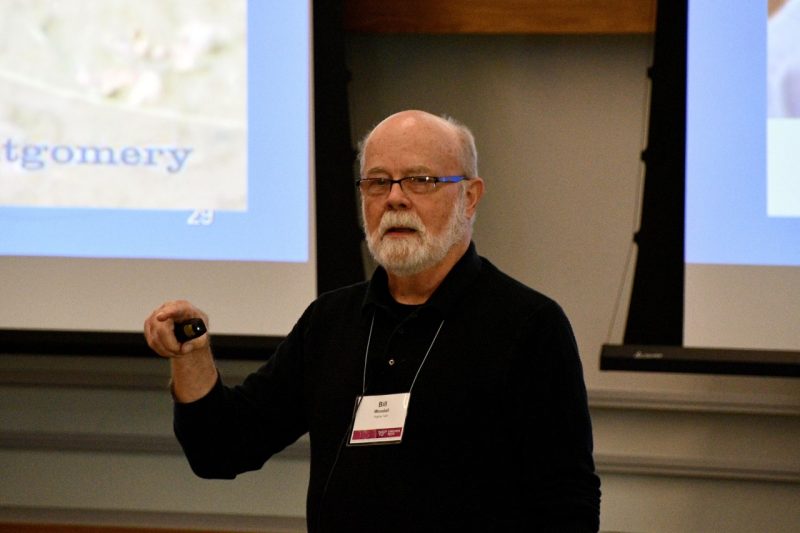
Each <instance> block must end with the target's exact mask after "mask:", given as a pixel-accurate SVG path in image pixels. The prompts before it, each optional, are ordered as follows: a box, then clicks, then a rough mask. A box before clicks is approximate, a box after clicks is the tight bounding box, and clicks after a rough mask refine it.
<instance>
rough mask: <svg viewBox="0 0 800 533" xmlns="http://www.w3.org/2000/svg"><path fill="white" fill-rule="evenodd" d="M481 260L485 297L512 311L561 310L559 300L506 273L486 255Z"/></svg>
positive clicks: (481, 277) (481, 279) (481, 281)
mask: <svg viewBox="0 0 800 533" xmlns="http://www.w3.org/2000/svg"><path fill="white" fill-rule="evenodd" d="M481 262H482V266H481V276H480V278H479V279H480V282H479V285H480V286H481V287H483V290H484V296H485V297H487V298H489V299H490V300H492V301H494V302H497V303H498V304H501V305H503V306H504V307H506V308H507V309H509V310H511V311H519V310H520V308H525V309H529V310H531V311H537V310H542V309H552V310H559V311H560V309H561V307H560V306H559V304H558V302H556V301H555V300H554V299H553V298H551V297H550V296H548V295H546V294H544V293H542V292H540V291H538V290H536V289H534V288H532V287H530V286H528V285H526V284H525V283H523V282H521V281H519V280H518V279H516V278H514V277H512V276H510V275H509V274H506V273H505V272H503V271H502V270H500V269H499V268H498V267H497V266H495V265H494V264H493V263H492V262H491V261H489V260H488V259H486V258H485V257H481Z"/></svg>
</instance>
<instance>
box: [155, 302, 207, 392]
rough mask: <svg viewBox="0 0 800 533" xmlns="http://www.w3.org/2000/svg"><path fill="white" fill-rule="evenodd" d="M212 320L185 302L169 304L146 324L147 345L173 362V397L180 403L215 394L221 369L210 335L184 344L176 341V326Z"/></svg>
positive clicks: (163, 306)
mask: <svg viewBox="0 0 800 533" xmlns="http://www.w3.org/2000/svg"><path fill="white" fill-rule="evenodd" d="M190 318H202V319H203V321H204V322H205V323H206V324H208V316H207V315H206V314H205V313H203V312H202V311H201V310H199V309H198V308H196V307H194V306H193V305H192V304H191V303H189V302H187V301H185V300H177V301H171V302H166V303H165V304H163V305H161V306H160V307H159V308H157V309H156V310H155V311H153V312H152V313H151V314H150V316H148V317H147V320H145V323H144V335H145V339H147V344H148V345H149V346H150V348H152V349H153V351H155V352H156V353H157V354H158V355H160V356H161V357H166V358H168V359H169V360H170V366H171V369H172V394H173V395H174V397H175V400H176V401H178V402H180V403H191V402H193V401H196V400H199V399H200V398H202V397H204V396H205V395H206V394H208V393H209V391H211V389H212V388H213V387H214V384H215V383H216V382H217V367H216V365H215V364H214V357H213V355H212V354H211V345H210V342H209V335H201V336H200V337H197V338H195V339H192V340H190V341H187V342H184V343H180V342H179V341H178V339H177V338H175V333H174V330H173V327H174V325H175V323H176V322H181V321H184V320H189V319H190Z"/></svg>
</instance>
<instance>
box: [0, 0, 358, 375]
mask: <svg viewBox="0 0 800 533" xmlns="http://www.w3.org/2000/svg"><path fill="white" fill-rule="evenodd" d="M309 1H310V2H311V0H309ZM311 13H312V16H311V18H312V22H311V24H312V28H311V35H312V54H311V55H312V64H313V71H312V76H311V78H312V84H311V85H312V86H311V88H310V90H311V96H312V98H311V99H310V101H311V102H312V105H311V110H310V116H311V120H312V125H313V128H312V131H313V143H312V149H313V153H314V156H313V165H312V173H313V174H314V180H313V181H314V199H315V204H314V205H315V216H314V220H315V227H316V243H315V245H316V259H317V294H321V293H323V292H327V291H330V290H333V289H335V288H337V287H341V286H345V285H350V284H352V283H356V282H359V281H363V280H364V279H365V274H364V267H363V261H362V258H361V241H362V240H363V233H362V230H361V227H360V222H359V217H358V209H357V204H356V195H355V192H354V189H353V187H352V172H353V165H354V161H355V151H354V150H353V148H352V141H351V137H350V124H349V111H348V104H347V79H348V75H347V67H346V64H345V39H344V29H343V24H342V19H343V8H342V6H341V5H339V3H338V2H324V1H323V0H313V2H311ZM321 132H324V134H322V133H321ZM142 320H144V317H142ZM283 338H284V337H283V336H268V335H229V334H214V336H213V347H214V356H215V357H216V358H217V359H234V360H266V359H268V358H269V356H270V355H271V354H272V353H273V352H274V351H275V349H276V348H277V346H278V345H279V344H280V343H281V342H282V340H283ZM15 355H47V356H54V355H55V356H62V355H63V356H103V357H152V352H151V351H150V349H149V347H148V346H147V344H146V342H145V340H144V336H143V334H140V333H134V332H108V331H91V330H85V331H79V330H70V331H66V330H49V329H3V328H0V356H15Z"/></svg>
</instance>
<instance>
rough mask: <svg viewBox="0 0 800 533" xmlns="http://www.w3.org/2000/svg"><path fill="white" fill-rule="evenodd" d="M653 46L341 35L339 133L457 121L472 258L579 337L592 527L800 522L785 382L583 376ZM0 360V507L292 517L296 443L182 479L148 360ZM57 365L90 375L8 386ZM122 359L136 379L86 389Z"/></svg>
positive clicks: (793, 396) (606, 282)
mask: <svg viewBox="0 0 800 533" xmlns="http://www.w3.org/2000/svg"><path fill="white" fill-rule="evenodd" d="M650 53H651V42H650V37H647V36H625V37H619V36H580V37H542V36H535V37H531V36H413V35H397V36H375V35H369V36H366V35H362V36H352V37H351V38H350V42H349V51H348V54H349V63H350V66H351V71H352V78H353V81H352V85H351V102H350V105H351V118H352V125H353V130H354V137H359V136H360V135H361V134H363V133H365V132H366V130H367V129H368V128H369V127H370V126H371V125H372V124H374V123H375V122H377V121H378V120H380V119H381V118H383V117H384V116H385V115H387V114H389V113H391V112H394V111H398V110H400V109H404V108H410V107H415V108H423V109H427V110H430V111H433V112H437V113H448V114H451V115H453V116H455V117H456V118H458V119H460V120H462V121H463V122H465V123H466V124H468V125H470V126H471V127H472V128H473V130H474V132H475V134H476V137H477V141H478V149H479V152H480V161H479V163H480V168H481V174H482V176H483V177H484V179H485V180H486V183H487V195H486V196H485V199H484V202H483V204H482V206H481V209H480V212H479V219H478V222H477V224H476V235H475V240H476V242H477V244H478V249H479V252H480V253H481V254H483V255H485V256H487V257H489V258H490V259H491V260H492V261H493V262H495V264H497V265H498V266H499V267H500V268H502V269H504V270H505V271H506V272H508V273H509V274H511V275H513V276H515V277H517V278H518V279H520V280H521V281H523V282H525V283H527V284H529V285H531V286H532V287H535V288H537V289H538V290H541V291H542V292H545V293H546V294H549V295H550V296H552V297H554V298H555V299H556V300H558V301H559V302H560V303H561V304H562V305H563V307H564V308H565V310H566V311H567V314H568V315H569V316H570V318H571V320H572V323H573V326H574V328H575V331H576V335H577V338H578V342H579V345H580V348H581V352H582V358H583V362H584V370H585V375H586V380H587V386H588V388H589V393H590V403H591V410H592V416H593V421H594V427H595V443H596V454H597V456H596V458H597V463H598V467H599V469H600V473H601V477H602V479H603V507H602V529H604V530H607V531H653V532H658V531H665V532H666V531H733V532H736V531H741V532H750V531H797V530H798V529H797V524H800V505H798V501H800V452H798V451H797V443H798V442H800V387H798V382H797V381H796V380H794V381H792V380H788V379H776V378H745V377H719V376H692V375H674V374H673V375H665V374H659V375H651V374H643V373H632V372H601V371H600V370H599V364H598V357H599V351H600V346H601V345H602V344H603V343H604V342H619V341H620V339H621V336H622V327H623V325H624V319H625V317H624V309H625V307H626V305H627V289H628V284H629V280H628V279H626V276H625V274H626V266H628V265H629V260H628V257H629V252H630V250H631V245H630V243H631V238H632V234H633V231H634V230H635V225H636V223H635V221H636V218H637V209H638V194H639V192H640V186H641V180H642V168H641V165H640V162H639V153H640V151H641V150H642V149H643V148H644V138H645V127H646V124H645V122H646V112H647V105H648V103H647V98H648V82H647V79H646V76H645V69H646V68H647V66H648V65H649V64H650ZM627 272H628V273H630V272H631V269H630V268H629V269H628V270H627ZM617 308H619V311H618V312H616V314H615V310H616V309H617ZM0 363H2V365H3V366H2V367H1V368H0V377H2V376H3V375H5V376H6V377H9V376H11V379H6V380H5V383H6V384H5V385H2V386H0V471H2V472H3V483H0V520H2V519H3V518H6V519H8V518H16V519H20V520H22V519H26V520H27V519H36V518H37V517H41V516H44V515H46V514H47V513H50V515H51V516H62V517H63V516H68V517H71V518H72V519H73V520H77V521H81V520H84V521H85V520H94V519H100V520H103V521H106V522H116V523H145V524H148V523H150V524H153V523H155V524H160V525H169V524H173V523H177V524H182V525H192V524H195V525H196V524H200V525H202V524H205V525H206V526H207V527H211V526H209V524H231V523H232V524H236V526H237V527H239V528H240V529H244V528H252V529H263V528H265V527H267V526H271V527H272V528H273V529H275V530H280V529H281V528H291V527H301V528H302V518H301V517H302V514H303V510H304V499H305V483H306V477H307V462H306V459H305V454H306V452H307V448H306V444H305V443H301V444H300V445H298V446H296V447H295V448H294V449H292V450H289V452H288V453H286V454H285V455H284V456H283V457H279V458H277V459H276V460H275V461H274V462H272V463H271V464H269V465H268V468H267V469H265V471H263V472H259V473H256V474H250V475H246V476H243V478H242V479H240V480H237V481H236V482H234V483H227V482H206V481H199V480H195V479H193V478H192V476H191V475H190V473H189V472H188V469H187V467H186V466H185V463H184V462H183V460H182V459H181V458H180V455H179V452H178V450H177V449H176V447H175V445H174V442H173V441H172V438H171V426H170V424H171V423H170V414H171V413H170V404H169V397H168V396H167V395H166V393H165V392H164V391H163V388H162V385H163V379H164V376H165V375H166V369H165V366H164V365H163V364H162V362H161V361H154V360H153V361H137V360H132V361H114V362H108V361H103V360H100V361H98V360H92V359H85V360H76V361H75V362H70V363H66V362H64V361H61V360H55V361H50V360H43V359H41V358H39V359H33V360H31V359H29V358H4V359H3V360H2V361H0ZM65 365H67V368H64V366H65ZM250 366H252V365H248V364H243V365H235V364H234V365H230V370H229V371H228V372H229V373H230V374H233V375H240V374H242V373H243V372H244V371H246V370H247V368H249V367H250ZM54 368H55V369H57V372H58V373H60V374H64V373H67V374H69V373H74V374H75V375H76V376H89V378H87V380H86V381H87V384H86V385H84V386H82V387H73V388H60V387H55V386H50V387H41V386H33V385H32V384H29V383H25V379H18V377H19V376H26V375H27V376H29V377H30V376H45V375H47V372H51V373H52V372H53V369H54ZM120 372H122V373H123V374H125V375H128V374H133V375H136V376H139V378H138V379H139V381H142V380H144V381H145V382H148V383H152V386H138V387H134V388H124V387H120V388H111V387H109V386H108V385H102V384H101V385H99V386H97V385H92V384H91V383H92V377H91V376H94V375H97V376H98V378H97V379H98V383H103V382H104V376H106V377H107V376H109V375H110V376H114V375H115V374H117V373H120ZM15 376H16V377H15ZM142 376H144V378H142ZM15 379H16V380H17V381H18V382H17V384H16V385H15V384H14V383H13V382H14V381H15ZM78 381H80V379H78ZM105 382H106V383H107V382H108V380H105ZM84 495H85V496H84ZM43 513H44V514H43ZM298 525H299V526H298ZM220 527H221V526H220Z"/></svg>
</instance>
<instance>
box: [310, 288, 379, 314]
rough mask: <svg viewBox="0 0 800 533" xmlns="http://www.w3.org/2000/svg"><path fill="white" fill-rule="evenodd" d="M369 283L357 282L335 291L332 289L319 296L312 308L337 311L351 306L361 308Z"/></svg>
mask: <svg viewBox="0 0 800 533" xmlns="http://www.w3.org/2000/svg"><path fill="white" fill-rule="evenodd" d="M368 287H369V281H359V282H358V283H353V284H352V285H346V286H344V287H339V288H337V289H332V290H329V291H326V292H324V293H322V294H320V295H319V296H318V297H317V299H316V300H314V303H313V304H312V307H317V308H319V309H339V310H343V309H345V308H349V307H351V306H357V307H358V308H361V306H362V305H363V303H364V298H365V297H366V294H367V289H368Z"/></svg>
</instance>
